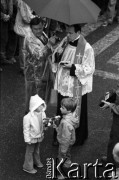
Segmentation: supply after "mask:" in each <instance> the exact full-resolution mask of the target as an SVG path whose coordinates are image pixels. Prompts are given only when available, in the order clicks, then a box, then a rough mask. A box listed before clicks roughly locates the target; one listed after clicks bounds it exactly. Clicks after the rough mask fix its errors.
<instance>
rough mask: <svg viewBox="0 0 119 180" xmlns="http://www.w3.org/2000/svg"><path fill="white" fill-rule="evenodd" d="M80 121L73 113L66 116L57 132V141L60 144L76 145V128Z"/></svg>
mask: <svg viewBox="0 0 119 180" xmlns="http://www.w3.org/2000/svg"><path fill="white" fill-rule="evenodd" d="M78 125H79V120H78V119H76V118H75V117H74V116H73V114H72V113H70V114H68V115H64V116H63V118H62V120H61V122H60V125H59V127H58V128H57V129H56V130H57V140H58V142H59V143H60V144H65V145H66V144H67V145H73V144H74V143H75V139H76V138H75V128H77V127H78Z"/></svg>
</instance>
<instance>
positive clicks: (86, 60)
mask: <svg viewBox="0 0 119 180" xmlns="http://www.w3.org/2000/svg"><path fill="white" fill-rule="evenodd" d="M75 67H76V70H75V75H76V76H77V78H78V79H79V81H80V82H81V83H82V84H85V83H86V82H87V79H88V77H90V76H92V74H93V73H94V71H95V58H94V50H93V49H92V47H90V48H87V49H86V50H85V54H84V57H83V60H82V64H75Z"/></svg>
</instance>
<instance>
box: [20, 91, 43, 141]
mask: <svg viewBox="0 0 119 180" xmlns="http://www.w3.org/2000/svg"><path fill="white" fill-rule="evenodd" d="M41 104H44V109H43V111H42V112H39V113H38V112H36V111H35V110H36V109H37V108H38V107H39V106H40V105H41ZM45 109H46V104H45V102H44V101H43V100H42V99H41V98H40V97H39V96H38V95H35V96H31V99H30V107H29V110H30V111H29V113H28V114H27V115H25V116H24V118H23V133H24V141H25V142H27V143H37V142H41V141H42V140H43V138H44V132H43V119H44V118H46V114H45V112H44V111H45Z"/></svg>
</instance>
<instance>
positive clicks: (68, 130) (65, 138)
mask: <svg viewBox="0 0 119 180" xmlns="http://www.w3.org/2000/svg"><path fill="white" fill-rule="evenodd" d="M76 106H77V104H76V102H75V101H74V100H73V99H72V98H64V99H62V101H61V108H60V110H61V114H62V119H61V121H60V124H59V126H58V127H57V126H54V127H55V128H56V131H57V140H58V142H59V154H58V159H59V160H61V159H63V160H64V161H65V162H64V167H67V168H68V167H70V165H71V159H70V158H71V155H70V149H71V146H72V145H73V144H74V143H75V128H77V127H78V125H79V122H78V119H76V118H75V116H74V111H75V109H76Z"/></svg>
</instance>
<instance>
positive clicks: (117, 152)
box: [111, 142, 119, 180]
mask: <svg viewBox="0 0 119 180" xmlns="http://www.w3.org/2000/svg"><path fill="white" fill-rule="evenodd" d="M112 154H113V158H114V160H115V162H116V163H117V164H119V142H118V143H117V144H115V146H114V148H113V151H112ZM115 175H116V177H117V178H115ZM114 179H116V180H119V168H117V169H116V174H115V173H114V177H113V178H112V179H111V180H114Z"/></svg>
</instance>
